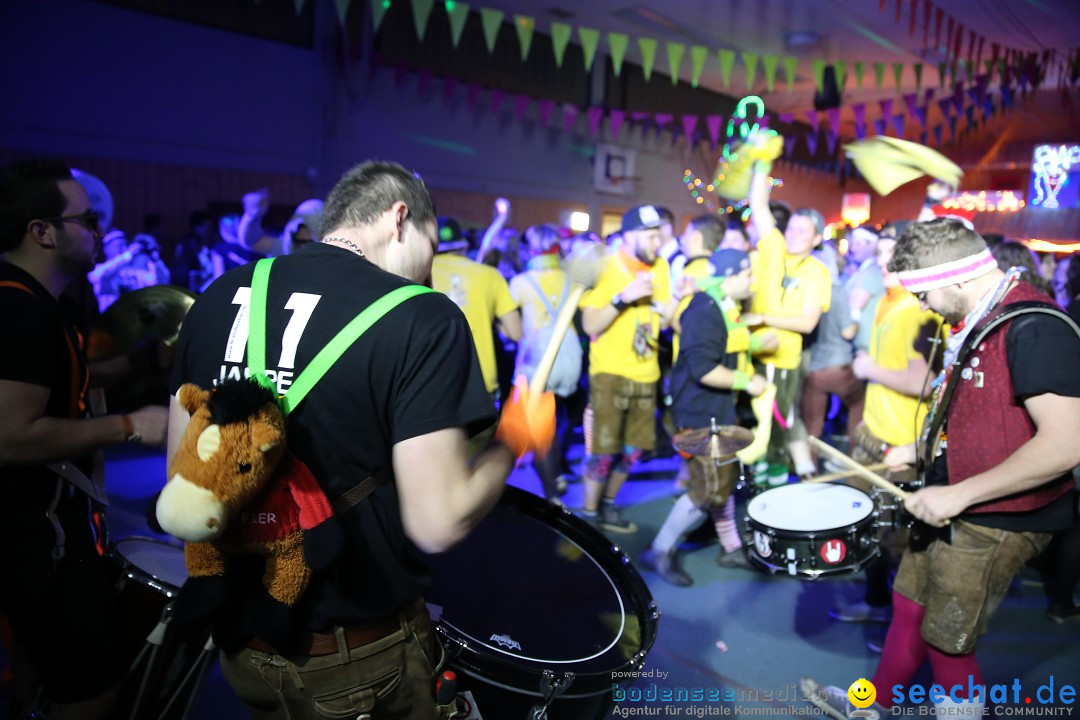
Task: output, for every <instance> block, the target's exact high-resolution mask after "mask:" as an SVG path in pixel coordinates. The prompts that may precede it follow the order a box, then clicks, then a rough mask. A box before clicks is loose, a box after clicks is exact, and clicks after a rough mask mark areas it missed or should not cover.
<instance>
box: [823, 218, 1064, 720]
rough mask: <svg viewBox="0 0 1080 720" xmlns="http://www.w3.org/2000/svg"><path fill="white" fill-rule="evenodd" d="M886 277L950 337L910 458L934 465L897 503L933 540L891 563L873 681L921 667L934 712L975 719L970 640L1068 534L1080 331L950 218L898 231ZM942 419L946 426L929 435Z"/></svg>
mask: <svg viewBox="0 0 1080 720" xmlns="http://www.w3.org/2000/svg"><path fill="white" fill-rule="evenodd" d="M889 269H890V270H893V271H896V272H898V273H899V279H900V282H901V283H902V284H903V285H904V287H905V288H907V289H908V290H909V291H910V292H912V293H913V294H914V295H915V296H916V297H917V298H918V299H919V301H920V302H921V303H922V304H923V306H924V307H929V308H930V309H932V310H934V311H935V312H937V313H939V314H940V315H942V316H943V317H944V318H945V320H946V321H948V322H949V323H950V324H951V325H952V327H953V331H952V334H951V335H950V337H949V340H948V342H947V346H946V350H945V367H946V371H945V373H944V374H943V376H941V377H940V378H939V379H938V382H937V388H936V391H935V394H934V397H933V399H932V400H931V409H930V413H929V418H930V419H929V420H928V422H927V427H928V428H929V429H930V432H927V431H926V430H925V429H924V443H925V444H929V446H930V447H929V448H926V447H923V444H924V443H920V452H919V453H918V454H919V455H923V456H926V457H932V458H934V459H933V464H932V467H931V468H930V469H929V470H930V471H929V473H928V476H929V477H928V486H927V487H925V488H923V489H921V490H917V491H915V492H914V493H912V494H911V496H910V497H909V498H908V499H907V500H906V501H905V506H906V507H907V509H908V510H909V511H910V512H911V513H912V514H914V515H915V517H917V518H918V519H919V520H921V521H923V522H924V523H926V524H927V525H929V526H932V527H937V528H945V530H944V531H938V532H933V531H932V530H927V528H925V527H924V528H923V529H922V531H921V532H918V533H916V531H918V530H919V528H918V527H916V528H914V529H913V536H914V535H916V534H918V535H922V536H923V538H922V541H921V542H918V541H916V538H915V537H913V541H912V544H911V545H910V546H909V548H908V550H907V551H906V552H905V553H904V557H903V559H902V560H901V563H900V570H899V573H898V574H897V577H896V581H895V584H894V587H893V608H894V614H893V622H892V625H891V626H890V628H889V633H888V635H887V636H886V638H885V647H884V652H883V655H882V660H881V662H880V663H879V665H878V668H877V672H876V673H875V674H874V676H873V678H872V679H871V682H872V683H873V684H874V686H875V687H886V688H888V687H893V686H897V685H906V684H907V683H908V682H909V681H910V680H911V678H912V676H913V675H914V674H915V672H916V671H917V670H918V669H919V666H920V665H922V663H923V661H924V660H925V659H929V660H930V664H931V666H932V668H933V674H934V683H935V684H936V685H940V686H941V687H943V688H946V691H945V693H946V696H945V697H942V698H941V700H940V702H939V701H937V700H935V704H936V705H937V714H938V715H943V714H949V715H959V716H964V717H974V716H977V715H982V712H983V708H984V705H985V702H986V687H985V685H983V680H982V675H981V673H980V672H979V666H978V662H977V661H976V659H975V652H974V651H975V644H976V642H977V640H978V638H979V637H980V636H982V634H983V633H985V632H986V626H987V622H988V620H989V617H990V615H991V614H992V613H993V611H994V610H995V609H996V608H997V606H998V603H1000V601H1001V599H1002V597H1004V595H1005V592H1006V591H1007V590H1008V588H1009V584H1010V582H1011V581H1012V579H1013V577H1015V575H1016V574H1017V573H1018V572H1019V571H1020V569H1021V568H1022V567H1023V566H1024V564H1025V563H1026V562H1027V561H1028V560H1030V559H1031V558H1033V557H1034V556H1035V555H1037V554H1038V553H1039V552H1040V551H1041V550H1042V549H1043V548H1044V547H1045V546H1046V544H1047V543H1048V542H1049V540H1050V534H1051V533H1052V532H1054V531H1055V530H1060V529H1063V528H1067V527H1069V526H1070V525H1071V523H1072V508H1073V506H1074V505H1075V496H1074V491H1073V480H1072V476H1071V474H1070V470H1071V469H1072V468H1073V467H1074V466H1075V465H1077V463H1080V445H1078V444H1077V442H1076V438H1077V437H1080V378H1078V377H1077V374H1076V368H1077V367H1078V366H1080V330H1078V329H1077V328H1076V327H1075V326H1074V325H1072V324H1071V323H1069V321H1068V319H1067V318H1066V316H1065V315H1064V314H1063V313H1061V312H1060V311H1059V310H1057V309H1056V306H1054V305H1053V304H1051V303H1049V302H1046V300H1045V296H1043V295H1042V294H1041V293H1040V292H1039V291H1038V290H1036V289H1035V288H1033V287H1032V286H1031V285H1029V284H1028V283H1026V282H1024V281H1022V280H1019V279H1018V273H1017V274H1013V273H1005V272H1002V271H1001V270H999V269H998V267H997V264H996V263H995V262H994V258H993V256H991V255H990V252H989V251H988V250H987V248H986V243H985V242H984V241H983V239H982V238H981V237H980V236H979V235H978V234H977V233H975V232H974V231H973V230H971V229H969V228H967V227H966V226H965V225H964V224H963V223H961V222H960V221H957V220H954V219H949V218H938V219H935V220H931V221H929V222H924V223H917V224H915V225H912V226H911V227H910V228H908V229H907V230H906V231H905V232H904V234H903V235H902V236H901V237H900V239H899V241H898V242H897V245H896V250H895V255H894V257H893V260H892V262H891V263H890V264H889ZM1032 301H1034V302H1035V303H1037V304H1038V306H1039V307H1040V308H1041V310H1039V311H1033V312H1029V313H1027V314H1022V315H1017V316H1014V317H1013V318H1012V319H1008V320H1005V321H1004V322H1002V323H1001V324H1000V325H997V326H996V327H995V329H993V330H992V331H991V332H989V333H988V334H985V335H984V334H983V333H982V332H981V330H982V329H983V327H985V323H982V324H980V321H981V320H983V319H984V318H986V319H987V320H989V319H990V318H991V316H993V315H994V314H995V313H996V311H998V310H999V309H1004V310H1006V311H1007V310H1010V309H1012V310H1015V309H1017V308H1015V307H1011V306H1015V305H1016V304H1018V303H1022V302H1032ZM969 336H970V338H971V342H967V341H968V338H969ZM968 345H970V346H971V348H970V352H969V351H968ZM950 385H954V388H953V389H952V391H951V392H952V394H951V398H949V394H950ZM940 417H944V418H945V425H944V432H943V433H941V434H940V435H938V433H936V432H933V430H934V429H935V428H936V427H937V423H936V422H935V420H936V419H937V418H940ZM927 436H929V437H927ZM916 454H917V453H916V452H915V446H910V445H909V446H905V447H901V448H896V450H895V451H894V452H891V453H889V457H888V459H887V462H888V463H889V465H890V466H891V467H901V466H902V464H903V463H905V462H906V463H908V464H914V462H915V459H916ZM946 524H948V527H947V528H946ZM950 535H951V537H950ZM969 676H970V678H969ZM969 687H974V691H973V692H972V691H969V689H968V688H969ZM803 690H804V692H812V693H816V694H819V695H820V694H821V690H822V689H821V688H820V687H818V686H817V684H816V683H814V682H813V681H812V680H809V679H804V682H803ZM827 694H828V697H829V698H830V699H831V700H834V701H835V702H832V703H829V704H828V707H823V709H825V710H826V712H828V713H829V714H830V715H833V716H834V717H843V718H845V720H846V718H847V716H848V710H847V706H846V702H847V701H846V699H845V698H844V697H843V692H842V691H835V692H834V691H833V690H832V689H831V688H830V689H828V693H827ZM969 694H970V696H969ZM878 703H880V706H879V705H877V704H875V705H873V706H871V709H873V710H876V711H877V713H878V714H881V713H883V712H886V711H887V707H888V705H889V698H888V697H884V696H882V695H879V696H878ZM815 704H817V703H815Z"/></svg>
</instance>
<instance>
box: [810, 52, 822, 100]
mask: <svg viewBox="0 0 1080 720" xmlns="http://www.w3.org/2000/svg"><path fill="white" fill-rule="evenodd" d="M810 65H811V67H813V68H814V87H815V88H817V91H818V92H822V91H823V90H824V89H825V61H824V60H822V59H821V58H816V59H814V61H813V62H812V63H810Z"/></svg>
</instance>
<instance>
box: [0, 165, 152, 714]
mask: <svg viewBox="0 0 1080 720" xmlns="http://www.w3.org/2000/svg"><path fill="white" fill-rule="evenodd" d="M101 239H102V231H101V226H100V223H99V221H98V216H97V214H96V213H95V212H94V211H93V210H92V209H91V207H90V200H89V198H88V196H87V194H86V191H85V190H84V189H83V188H82V186H81V185H80V184H79V183H78V182H77V181H76V180H75V179H74V178H73V177H72V175H71V171H70V170H69V169H68V167H67V166H66V165H65V164H63V163H61V162H59V161H54V160H31V161H25V162H21V163H17V164H14V165H12V166H10V167H8V168H5V169H4V170H3V171H0V253H3V260H2V261H0V333H2V337H3V341H2V342H0V408H3V412H4V419H3V422H0V612H2V613H3V614H4V615H5V616H6V617H7V619H8V621H9V622H10V623H11V625H12V628H13V629H14V634H15V637H16V638H17V639H18V643H19V645H20V646H21V647H22V648H23V649H24V650H25V651H26V654H27V657H28V658H29V661H30V663H31V664H32V665H33V668H34V671H35V672H36V674H37V676H38V679H39V681H40V683H41V685H42V687H43V689H44V691H45V695H46V697H47V699H48V700H49V701H51V703H52V706H51V711H50V713H49V717H51V718H69V717H78V718H98V717H105V716H107V714H108V712H109V709H110V706H111V704H112V702H113V699H114V697H115V691H116V688H117V684H118V682H119V680H120V679H121V677H122V675H123V670H124V668H123V661H122V658H120V657H119V656H118V654H117V651H116V647H117V644H118V643H117V642H116V638H117V637H119V634H118V630H117V627H118V624H117V618H116V616H115V614H114V610H115V608H114V607H113V605H114V603H113V601H114V599H115V598H114V592H113V589H112V584H111V582H110V580H109V578H108V576H107V574H106V567H105V563H104V560H103V558H102V557H101V555H100V554H99V552H98V550H97V547H96V538H95V534H94V528H93V527H92V526H91V520H90V510H91V509H92V507H91V500H90V498H89V497H88V493H95V489H94V488H93V486H92V485H91V484H90V483H89V482H88V481H86V480H85V474H86V473H88V472H89V464H90V463H89V456H90V455H91V454H92V453H94V452H95V451H97V450H100V449H103V448H105V447H107V446H109V445H113V444H116V443H122V442H124V441H131V442H142V443H143V444H147V445H161V444H164V440H165V427H166V419H167V413H166V411H165V408H142V409H140V410H137V411H135V412H133V413H131V414H130V415H124V416H121V415H109V416H105V417H98V418H88V417H87V413H86V408H87V403H86V392H87V387H88V385H89V371H88V368H87V363H86V356H85V353H84V343H83V337H82V335H81V334H80V333H79V331H78V330H77V329H76V326H75V324H74V323H73V322H72V321H71V319H70V317H68V316H66V315H65V313H64V310H63V308H62V306H61V304H60V303H59V302H58V298H59V297H60V294H61V292H62V291H63V290H64V288H65V287H66V286H67V285H69V284H70V283H71V282H72V281H73V280H75V279H76V278H78V277H79V276H80V275H83V274H85V273H86V272H88V271H89V270H91V269H92V268H93V267H94V264H95V263H96V262H97V259H98V256H99V254H100V251H101ZM73 468H78V470H77V471H74V472H73ZM80 476H81V477H80Z"/></svg>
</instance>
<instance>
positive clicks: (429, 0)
mask: <svg viewBox="0 0 1080 720" xmlns="http://www.w3.org/2000/svg"><path fill="white" fill-rule="evenodd" d="M434 6H435V0H412V14H413V22H414V23H416V39H417V40H420V41H423V39H424V33H426V32H427V24H428V20H429V19H430V18H431V8H432V7H434Z"/></svg>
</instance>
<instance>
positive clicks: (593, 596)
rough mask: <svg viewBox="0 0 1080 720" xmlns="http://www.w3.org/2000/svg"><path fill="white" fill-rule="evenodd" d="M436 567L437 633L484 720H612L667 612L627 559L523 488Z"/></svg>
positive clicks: (508, 493)
mask: <svg viewBox="0 0 1080 720" xmlns="http://www.w3.org/2000/svg"><path fill="white" fill-rule="evenodd" d="M430 560H431V566H432V573H433V583H432V588H431V590H430V592H429V593H428V594H427V599H428V606H429V609H430V611H431V614H432V619H433V621H434V622H435V629H436V631H437V632H438V633H439V634H440V636H441V637H442V639H443V641H444V644H445V645H446V648H447V654H448V657H449V666H450V667H451V668H453V669H455V670H456V671H457V674H458V690H459V692H462V691H469V692H471V693H472V696H471V697H472V705H473V706H474V707H475V709H476V710H477V711H478V712H479V713H480V715H482V716H483V717H484V718H485V719H488V718H491V719H492V720H503V719H504V718H506V719H509V720H515V719H517V718H525V717H529V718H536V719H537V720H542V719H543V718H548V717H550V718H551V719H552V720H599V719H600V718H603V717H606V712H607V709H608V707H609V706H610V704H611V701H612V689H613V686H615V685H618V686H623V687H625V686H626V685H629V684H630V683H631V682H632V679H633V677H634V676H635V675H636V673H637V672H638V671H640V670H641V668H642V666H643V665H644V663H645V655H646V653H647V652H648V651H649V648H650V647H652V644H653V641H654V640H655V639H656V625H657V620H658V619H659V616H660V614H659V612H658V611H657V609H656V604H655V603H654V602H653V599H652V596H651V594H650V593H649V590H648V587H647V586H646V584H645V581H644V580H643V579H642V577H641V575H640V574H639V573H638V572H637V570H636V569H635V568H634V566H633V565H632V564H631V562H630V560H629V558H628V557H627V556H626V554H625V553H624V552H623V551H622V550H620V549H619V548H618V547H616V546H614V545H612V544H611V542H610V541H609V540H608V539H607V538H606V537H604V535H602V534H601V533H600V532H598V531H597V530H595V529H594V528H592V527H591V526H590V525H588V524H587V523H585V522H584V521H582V520H580V519H578V518H576V517H574V516H573V515H571V514H570V513H569V512H568V511H566V510H565V509H563V508H560V507H557V506H555V505H552V504H550V503H548V502H545V501H544V500H542V499H540V498H537V497H536V496H534V495H531V494H529V493H527V492H524V491H522V490H519V489H517V488H514V487H507V488H506V490H505V492H504V493H503V497H502V500H501V501H500V503H499V505H498V506H497V507H496V508H495V509H494V510H493V511H492V512H491V514H490V515H489V516H488V517H487V518H485V520H484V521H483V522H482V523H480V525H479V526H478V527H477V528H476V529H475V530H473V532H472V533H471V534H470V535H469V536H468V537H467V538H466V539H465V541H463V542H462V543H461V544H460V545H457V546H456V547H454V548H453V549H452V550H450V551H449V552H446V553H441V554H439V555H434V556H432V557H431V558H430ZM548 713H550V715H549V714H548Z"/></svg>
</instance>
